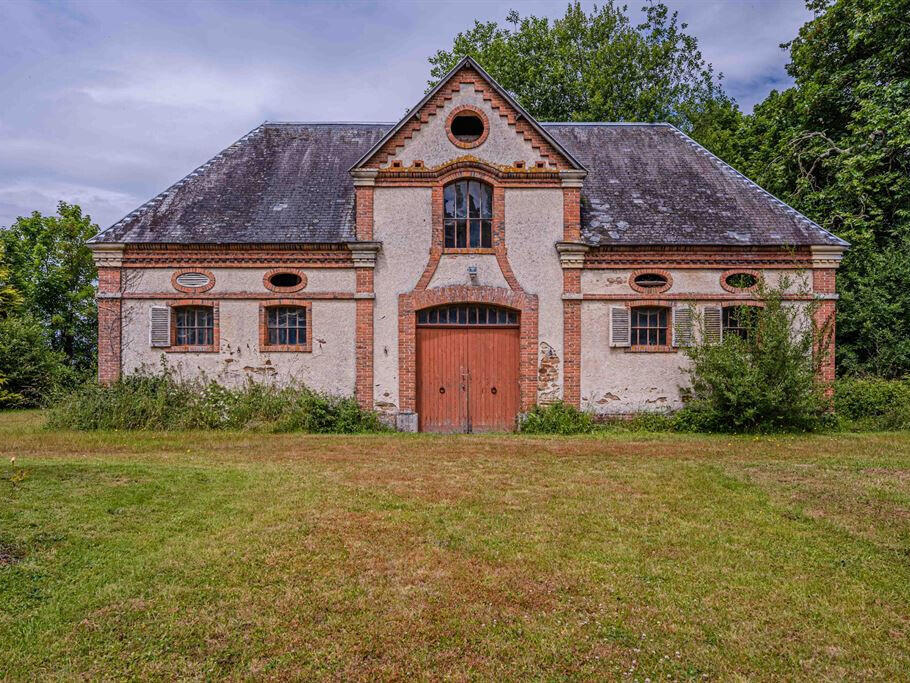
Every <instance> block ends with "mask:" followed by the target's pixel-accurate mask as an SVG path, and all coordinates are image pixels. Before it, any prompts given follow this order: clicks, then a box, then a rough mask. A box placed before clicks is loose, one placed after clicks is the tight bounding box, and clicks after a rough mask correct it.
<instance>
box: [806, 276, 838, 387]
mask: <svg viewBox="0 0 910 683" xmlns="http://www.w3.org/2000/svg"><path fill="white" fill-rule="evenodd" d="M836 274H837V271H836V269H834V268H814V269H813V270H812V290H813V291H814V292H815V293H816V294H834V293H835V292H836V291H837V279H836ZM812 322H813V325H814V326H815V329H816V331H817V333H818V335H819V339H818V341H817V343H816V345H815V354H816V358H817V361H816V362H817V363H818V374H819V380H820V381H821V382H822V383H823V384H825V385H826V389H825V391H826V393H827V394H828V395H829V396H830V395H832V394H833V391H834V385H833V382H834V378H835V371H836V367H835V361H834V350H835V348H834V339H835V328H836V322H837V310H836V306H835V302H834V301H833V300H832V299H825V300H823V301H819V302H818V308H816V309H815V312H814V315H813V321H812Z"/></svg>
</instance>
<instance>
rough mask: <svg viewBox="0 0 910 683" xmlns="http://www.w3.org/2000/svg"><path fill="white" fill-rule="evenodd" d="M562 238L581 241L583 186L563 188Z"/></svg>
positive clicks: (568, 240) (566, 240) (567, 240)
mask: <svg viewBox="0 0 910 683" xmlns="http://www.w3.org/2000/svg"><path fill="white" fill-rule="evenodd" d="M562 239H563V241H565V242H581V188H579V187H564V188H563V189H562Z"/></svg>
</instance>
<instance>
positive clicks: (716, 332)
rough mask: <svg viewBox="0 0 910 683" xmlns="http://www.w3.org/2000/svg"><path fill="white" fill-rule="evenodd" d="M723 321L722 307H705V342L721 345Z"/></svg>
mask: <svg viewBox="0 0 910 683" xmlns="http://www.w3.org/2000/svg"><path fill="white" fill-rule="evenodd" d="M722 319H723V315H722V312H721V307H720V306H705V341H706V342H707V343H709V344H718V343H720V341H721V334H722V330H721V320H722Z"/></svg>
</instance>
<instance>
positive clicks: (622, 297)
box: [582, 292, 815, 306]
mask: <svg viewBox="0 0 910 683" xmlns="http://www.w3.org/2000/svg"><path fill="white" fill-rule="evenodd" d="M582 298H583V299H584V300H585V301H626V302H630V303H631V304H632V305H634V306H640V305H641V302H642V301H650V300H651V299H649V298H648V296H647V295H645V294H583V295H582ZM814 298H815V297H814V296H813V295H811V294H787V295H784V296H783V297H782V299H783V300H784V301H811V300H812V299H814ZM753 299H754V297H753V296H752V295H751V294H748V293H747V294H741V295H739V296H738V297H737V296H736V295H735V294H732V293H731V294H702V293H700V292H681V293H674V294H664V295H663V296H661V298H660V299H659V301H666V302H668V303H667V304H666V305H668V306H669V305H670V304H669V302H670V301H726V302H729V303H730V304H731V305H733V304H744V303H746V304H747V303H749V302H750V301H753ZM661 305H664V304H661Z"/></svg>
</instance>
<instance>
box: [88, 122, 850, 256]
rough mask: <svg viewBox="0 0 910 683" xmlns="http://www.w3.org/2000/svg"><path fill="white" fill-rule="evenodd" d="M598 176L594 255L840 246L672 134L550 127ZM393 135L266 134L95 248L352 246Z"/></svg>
mask: <svg viewBox="0 0 910 683" xmlns="http://www.w3.org/2000/svg"><path fill="white" fill-rule="evenodd" d="M540 125H541V126H542V127H543V128H544V129H545V130H546V131H547V132H548V133H549V134H550V135H551V136H552V137H553V138H554V139H556V140H557V141H558V142H559V143H560V144H561V145H563V146H564V147H565V148H566V149H567V150H568V151H569V152H570V153H571V154H572V155H573V156H574V157H575V158H576V159H577V160H578V161H579V163H580V164H581V165H583V166H584V167H585V168H586V169H587V170H588V175H587V177H586V178H585V181H584V186H583V188H582V216H581V218H582V239H583V240H584V241H585V242H587V243H588V244H591V245H594V246H596V245H611V244H615V245H624V244H627V245H636V244H640V245H645V244H650V245H792V246H799V245H841V246H846V245H847V243H846V242H844V241H843V240H841V239H839V238H837V237H835V236H834V235H832V234H830V233H828V232H826V231H825V230H823V229H822V228H821V227H819V226H818V225H816V224H815V223H813V222H812V221H810V220H809V219H808V218H806V217H804V216H802V214H800V213H798V212H797V211H795V210H794V209H792V208H790V207H788V206H787V205H785V204H784V203H783V202H781V201H779V200H778V199H776V198H774V197H772V196H771V195H770V194H768V193H767V192H765V191H764V190H762V189H761V188H759V187H758V186H757V185H755V184H754V183H752V182H751V181H749V180H748V179H746V178H745V177H744V176H742V175H741V174H739V173H737V172H736V171H735V170H733V169H732V168H731V167H729V166H727V165H726V164H724V163H723V162H722V161H720V160H719V159H718V158H717V157H715V156H714V155H712V154H710V153H709V152H707V150H705V149H704V148H702V147H701V146H700V145H698V144H697V143H695V142H694V141H693V140H691V139H690V138H688V137H686V136H685V135H683V133H681V132H680V131H678V130H677V129H675V128H673V127H672V126H669V125H666V124H653V125H652V124H574V123H573V124H562V123H543V124H540ZM392 127H393V124H391V123H370V124H361V123H291V124H286V123H265V124H263V125H261V126H259V127H258V128H256V129H255V130H253V131H252V132H250V133H249V134H247V135H246V136H244V137H243V138H241V139H240V140H238V141H237V142H236V143H234V144H233V145H231V146H230V147H228V148H227V149H226V150H224V151H223V152H222V153H220V154H219V155H218V156H216V157H214V158H213V159H212V160H210V161H209V162H207V163H206V164H204V165H203V166H200V167H199V168H198V169H196V170H195V171H193V172H192V173H190V174H189V175H188V176H187V177H185V178H184V179H182V180H180V181H179V182H177V183H176V184H174V185H173V186H171V187H170V188H168V189H167V190H165V191H164V192H162V193H161V194H160V195H158V196H157V197H155V198H153V199H151V200H150V201H149V202H147V203H146V204H144V205H143V206H141V207H139V208H138V209H136V210H135V211H133V212H132V213H130V214H129V215H127V216H126V217H125V218H123V219H122V220H120V221H118V222H117V223H115V224H114V225H113V226H111V227H110V228H109V229H107V230H105V231H104V232H102V233H101V234H99V235H97V236H96V237H94V238H93V239H92V242H126V243H136V242H145V243H183V244H198V243H223V244H230V243H235V244H237V243H255V242H260V243H261V242H265V243H281V242H289V243H328V242H352V241H354V240H355V232H354V185H353V180H352V178H351V176H350V174H349V171H348V169H350V168H351V167H352V166H353V165H355V163H356V162H357V161H358V160H359V159H361V158H362V157H363V156H364V155H365V154H366V153H367V152H368V151H369V150H370V149H371V148H373V147H374V146H375V145H376V143H377V142H379V141H380V140H381V139H382V138H383V136H385V135H386V134H387V133H388V131H389V130H390V129H391V128H392Z"/></svg>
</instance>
